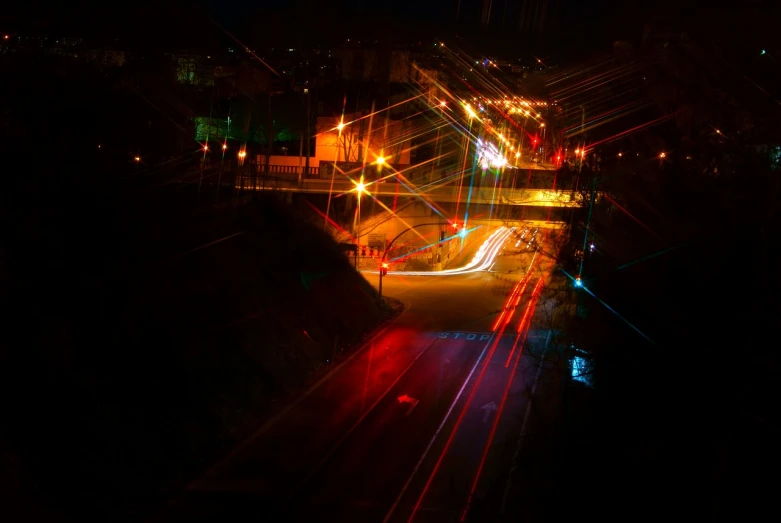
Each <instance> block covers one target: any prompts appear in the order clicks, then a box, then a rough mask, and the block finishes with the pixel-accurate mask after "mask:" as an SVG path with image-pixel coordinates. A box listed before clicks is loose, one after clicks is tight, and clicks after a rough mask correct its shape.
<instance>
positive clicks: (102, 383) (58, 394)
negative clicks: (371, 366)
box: [0, 60, 387, 521]
mask: <svg viewBox="0 0 781 523" xmlns="http://www.w3.org/2000/svg"><path fill="white" fill-rule="evenodd" d="M0 65H2V67H3V68H4V69H3V70H4V71H6V72H9V71H16V74H3V70H0V94H2V95H3V98H2V99H3V103H2V105H0V155H2V157H3V158H4V159H5V160H4V162H5V164H4V165H5V168H4V169H3V174H4V181H3V184H4V185H3V189H2V191H0V201H1V203H2V204H1V205H0V306H1V308H2V310H3V311H4V312H3V315H2V320H3V324H2V329H0V397H2V404H0V409H1V410H0V411H1V412H2V415H3V419H2V423H0V492H2V496H1V498H2V499H0V503H2V504H3V507H4V511H3V515H4V516H5V517H4V518H3V519H4V520H7V521H51V520H58V519H57V518H54V517H53V516H51V514H46V515H42V514H41V513H40V511H41V510H43V509H40V508H39V509H36V510H39V512H38V513H33V512H30V511H29V510H31V509H30V507H32V506H33V505H35V506H38V507H49V510H50V511H51V513H53V514H60V515H61V514H66V515H67V516H68V518H69V519H70V520H73V521H123V520H137V519H138V515H139V512H138V511H140V510H143V507H144V506H146V505H147V504H149V503H155V502H159V501H160V500H162V499H165V498H166V497H167V496H168V495H170V494H171V492H172V490H173V489H175V488H176V487H178V486H181V485H182V484H183V483H184V482H186V481H188V480H189V479H191V478H193V476H195V475H197V473H198V472H199V471H200V470H202V469H203V468H204V467H205V466H207V465H208V464H210V463H211V462H213V461H214V460H215V459H216V458H217V457H218V456H219V455H221V454H223V453H225V452H226V451H227V450H229V449H230V448H232V446H234V445H235V444H236V443H237V442H238V441H241V440H242V438H243V437H244V436H246V435H247V433H248V432H250V431H252V429H253V428H255V427H257V426H258V425H259V424H260V423H262V422H263V420H264V419H266V417H268V415H269V412H271V410H272V409H273V405H275V404H280V403H283V402H284V401H285V400H286V399H287V398H289V397H290V395H291V394H294V393H295V392H296V391H297V390H299V389H300V388H301V387H302V386H304V385H306V383H307V382H308V380H310V379H312V378H313V375H314V373H316V372H317V371H318V369H321V368H323V367H324V366H325V365H327V362H328V361H329V360H333V358H334V351H335V350H338V349H341V348H342V347H345V348H346V350H347V348H348V347H349V346H350V345H351V344H354V343H356V342H359V341H360V339H361V337H362V336H363V335H365V334H366V333H367V332H368V331H370V330H371V329H373V328H374V327H375V326H377V324H378V323H380V322H382V321H383V320H384V319H385V318H386V313H387V311H385V310H384V309H381V308H380V306H379V305H378V304H377V300H376V294H375V292H374V290H373V289H372V287H371V286H370V285H369V283H368V282H367V281H366V280H365V279H364V278H363V277H362V276H361V275H359V274H358V273H356V272H355V271H354V269H353V268H352V267H351V266H350V264H349V262H348V261H347V259H346V258H345V256H344V255H343V254H342V253H341V252H340V251H339V249H338V247H337V246H336V244H335V243H334V242H333V240H332V239H330V238H329V237H327V236H325V235H324V234H323V233H322V232H321V231H320V230H319V229H318V228H317V227H314V226H312V225H311V224H309V223H308V222H306V221H304V220H302V219H301V218H298V217H296V216H295V215H294V214H293V213H292V212H291V211H290V210H289V208H287V207H285V206H283V205H281V204H279V203H278V202H276V201H258V202H255V203H252V204H246V205H226V206H224V207H222V208H214V207H212V206H211V205H210V204H204V202H205V201H208V202H214V201H215V200H214V193H213V189H212V192H211V193H210V194H209V196H208V198H204V197H203V195H202V197H201V200H200V201H201V203H200V204H197V202H196V188H192V187H189V186H186V185H178V184H166V183H165V182H166V178H165V177H167V176H170V177H171V178H175V177H177V173H176V172H170V173H169V172H165V171H160V170H153V169H152V170H149V171H148V174H143V176H142V175H136V174H135V173H136V172H138V171H136V170H135V167H136V166H135V165H132V162H127V161H124V163H125V164H127V163H131V165H129V166H128V167H126V168H125V170H124V171H123V170H122V168H118V167H117V162H115V161H112V162H109V161H103V160H102V157H101V155H102V154H104V153H105V154H108V153H107V152H106V149H99V148H97V147H96V145H95V144H96V143H99V141H98V140H99V137H98V136H96V135H98V134H100V132H102V131H103V130H105V129H103V130H97V129H96V128H95V122H96V121H97V120H98V116H99V113H100V112H101V110H102V109H101V107H104V105H101V104H96V103H94V100H96V99H97V98H99V97H100V96H105V97H108V98H111V96H113V95H111V94H110V90H107V89H106V88H105V86H102V85H101V84H100V82H99V81H98V80H97V79H95V78H92V77H91V76H90V73H88V72H79V71H73V70H68V74H67V75H66V76H69V77H70V80H69V82H67V83H66V82H64V80H63V78H64V76H63V75H65V73H64V72H63V71H62V70H58V69H57V67H56V65H57V64H54V65H52V64H50V63H48V62H40V63H32V65H30V66H29V67H28V66H23V61H22V60H17V61H15V62H3V63H2V64H0ZM50 66H51V67H50ZM107 93H109V94H107ZM123 96H124V95H123ZM106 104H108V105H112V104H113V102H112V103H109V102H106ZM107 122H109V123H111V124H112V125H114V126H116V127H117V128H121V127H122V126H124V125H129V123H128V122H124V121H121V120H120V119H118V118H115V119H113V120H112V119H108V120H107ZM112 154H113V153H112ZM123 154H125V153H123ZM130 154H131V155H130V156H129V158H131V159H132V153H130ZM121 159H122V158H121ZM119 163H123V162H119ZM142 167H143V168H144V169H146V167H147V166H142ZM143 172H144V173H146V172H147V171H143ZM128 173H130V174H131V175H129V174H128ZM142 184H143V185H142ZM229 199H230V195H229V194H227V190H226V194H224V195H221V201H224V202H227V201H229ZM8 516H10V517H8Z"/></svg>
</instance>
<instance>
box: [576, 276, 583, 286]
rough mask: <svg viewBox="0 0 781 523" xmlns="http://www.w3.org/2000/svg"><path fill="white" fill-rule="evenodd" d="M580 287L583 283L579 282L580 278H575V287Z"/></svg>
mask: <svg viewBox="0 0 781 523" xmlns="http://www.w3.org/2000/svg"><path fill="white" fill-rule="evenodd" d="M582 286H583V282H582V281H581V280H580V276H578V277H577V278H575V287H582Z"/></svg>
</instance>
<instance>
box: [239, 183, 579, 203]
mask: <svg viewBox="0 0 781 523" xmlns="http://www.w3.org/2000/svg"><path fill="white" fill-rule="evenodd" d="M236 189H239V190H246V191H252V190H257V191H281V192H290V193H308V194H327V193H329V192H332V193H333V194H334V195H339V194H344V193H350V192H352V193H357V191H358V187H357V185H356V184H355V183H354V182H352V181H350V180H344V179H343V180H337V179H335V180H333V182H332V181H331V180H322V179H314V180H313V179H303V180H301V181H300V182H299V181H297V180H291V179H287V178H282V177H274V176H268V177H266V176H257V177H250V176H247V177H239V178H237V179H236ZM365 191H366V193H368V194H370V195H372V196H375V197H396V198H405V197H417V198H420V199H423V200H426V201H429V202H436V203H456V202H458V203H470V204H477V205H480V204H484V205H485V204H492V205H511V206H512V205H525V206H532V207H577V206H579V205H580V204H581V202H580V198H581V196H580V194H579V193H574V191H571V190H556V191H554V190H550V189H512V188H503V187H473V188H472V189H471V190H470V188H469V187H468V186H463V187H459V186H453V185H443V186H434V185H433V184H430V185H429V186H424V187H419V188H416V187H414V186H411V185H404V184H401V183H396V182H393V181H388V182H367V183H366V186H365Z"/></svg>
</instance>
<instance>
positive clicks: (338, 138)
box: [323, 115, 349, 232]
mask: <svg viewBox="0 0 781 523" xmlns="http://www.w3.org/2000/svg"><path fill="white" fill-rule="evenodd" d="M345 125H346V124H345V123H344V115H342V119H341V120H339V123H338V124H336V130H337V131H338V134H337V135H336V156H335V157H334V166H333V168H332V169H331V187H330V188H329V189H328V204H327V205H326V208H325V219H324V220H323V232H325V231H326V228H327V227H328V215H329V214H331V198H332V197H333V192H334V177H335V176H336V164H338V163H339V150H340V149H341V147H342V145H341V142H342V129H344V128H345ZM345 160H349V158H345Z"/></svg>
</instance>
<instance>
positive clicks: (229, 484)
mask: <svg viewBox="0 0 781 523" xmlns="http://www.w3.org/2000/svg"><path fill="white" fill-rule="evenodd" d="M504 247H505V248H506V249H507V253H508V254H509V253H511V252H512V253H515V252H516V251H517V250H519V249H518V248H517V239H516V238H515V237H510V238H509V239H508V240H507V241H506V242H504ZM533 260H534V258H533V256H532V254H531V253H529V254H522V255H520V256H518V255H515V256H513V257H512V258H509V257H505V258H502V257H498V258H497V260H496V263H495V264H494V266H497V267H501V269H502V273H503V274H502V278H503V279H498V278H497V277H496V275H494V274H490V273H487V272H480V273H472V274H465V275H456V276H446V277H445V276H442V277H438V276H418V277H410V276H404V275H401V274H393V273H391V274H390V275H389V276H387V277H386V278H385V281H384V292H385V294H386V295H387V296H392V297H395V298H397V299H400V300H402V301H404V302H405V304H406V305H407V307H406V309H405V311H404V312H403V313H402V315H401V316H400V317H399V318H398V319H397V320H396V321H395V322H394V323H393V324H391V326H389V327H388V328H387V329H386V330H384V331H383V332H381V333H380V334H379V335H378V336H376V337H375V339H374V340H372V342H371V343H370V344H369V345H367V346H366V347H365V348H364V349H363V350H361V351H359V352H357V353H356V354H355V355H354V356H352V357H351V358H349V359H348V360H346V361H345V362H343V363H342V364H340V366H339V367H337V368H335V369H334V370H333V371H332V372H331V373H330V374H329V375H327V376H326V377H324V378H323V380H322V381H321V382H319V383H317V384H315V385H314V386H313V387H312V388H311V389H310V390H309V391H308V392H307V393H306V394H305V395H304V396H302V397H301V398H300V399H299V400H298V401H297V402H296V403H294V404H292V405H290V406H289V407H288V408H287V409H285V410H283V411H282V412H281V413H280V414H279V415H278V416H277V417H276V418H274V419H272V420H269V422H268V423H266V425H264V426H263V427H261V429H260V430H259V431H258V432H257V433H256V434H255V435H254V436H253V437H252V438H250V439H249V440H248V441H247V442H246V443H245V444H244V445H242V446H240V447H239V448H238V449H236V450H235V451H234V452H233V453H232V454H231V455H229V456H228V457H227V458H226V459H225V460H223V461H222V462H221V463H219V464H217V465H216V466H215V467H214V468H213V469H212V470H211V471H209V472H208V473H207V474H205V475H204V476H203V477H202V478H200V479H199V480H198V481H196V482H193V483H192V484H191V485H190V487H189V488H188V489H187V491H186V493H185V494H184V495H183V496H181V497H180V498H178V499H176V500H175V501H174V502H172V503H171V504H170V505H169V506H168V507H166V509H165V510H163V511H161V512H160V513H159V514H158V515H157V517H156V518H154V519H153V520H154V521H192V522H194V521H234V520H236V521H238V520H253V519H255V520H263V521H272V520H273V521H314V520H317V521H341V522H350V521H360V522H372V521H377V522H382V521H402V520H403V521H407V520H409V519H410V517H411V516H414V520H415V521H453V520H454V518H455V519H456V520H458V518H459V517H460V516H461V515H462V513H463V511H464V509H465V507H467V506H469V507H473V506H478V505H479V504H480V503H481V502H483V500H485V499H489V498H490V499H497V498H496V490H497V489H496V486H497V485H504V482H505V479H506V475H507V470H506V469H507V467H508V463H509V460H506V459H504V458H502V457H503V456H504V457H506V454H507V449H508V448H510V447H513V448H514V447H515V445H516V442H517V441H518V435H519V434H520V433H521V431H522V430H523V429H524V412H525V411H526V409H527V403H528V397H529V391H530V390H531V388H532V387H533V386H534V383H535V381H536V380H537V379H538V378H539V373H538V367H539V366H538V364H537V360H536V359H533V358H528V357H526V353H525V352H523V351H521V350H520V346H521V345H522V344H521V343H519V341H522V340H521V338H523V337H528V340H529V341H530V342H539V341H540V340H542V339H543V338H544V334H545V333H539V332H537V331H534V330H532V331H530V332H527V333H525V334H524V333H523V332H522V333H520V334H519V333H517V325H518V323H519V322H520V319H521V317H522V313H523V311H524V310H525V308H526V305H527V304H528V303H529V301H530V300H531V297H530V296H531V292H532V287H533V285H534V283H535V281H536V279H537V278H538V277H539V274H540V273H539V271H537V270H535V271H533V274H530V277H529V284H528V285H527V286H526V287H525V292H524V293H523V295H518V296H517V300H512V299H510V297H508V292H510V293H512V291H513V289H516V290H518V289H519V288H520V287H521V283H522V282H520V281H518V280H521V279H522V275H523V273H524V272H525V269H528V267H529V265H530V264H531V263H532V262H533ZM519 269H521V270H519ZM513 275H514V276H515V280H512V279H511V278H510V276H513ZM374 279H375V278H372V277H370V278H369V280H370V281H373V280H374ZM513 301H515V302H517V307H516V308H515V309H513V308H511V307H510V308H509V310H508V311H507V312H506V313H505V315H504V318H505V319H507V318H512V319H511V321H509V323H507V330H505V331H504V332H502V328H501V325H502V323H503V322H500V323H499V324H498V325H499V326H498V327H497V318H498V317H499V315H500V311H502V310H503V308H504V307H505V304H506V303H510V302H513ZM495 327H497V328H496V329H495ZM489 487H492V488H489ZM502 490H503V488H502ZM489 491H490V492H489ZM489 494H490V496H489ZM500 497H501V496H500ZM467 501H469V505H467ZM495 503H499V502H495ZM470 510H471V508H470Z"/></svg>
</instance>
